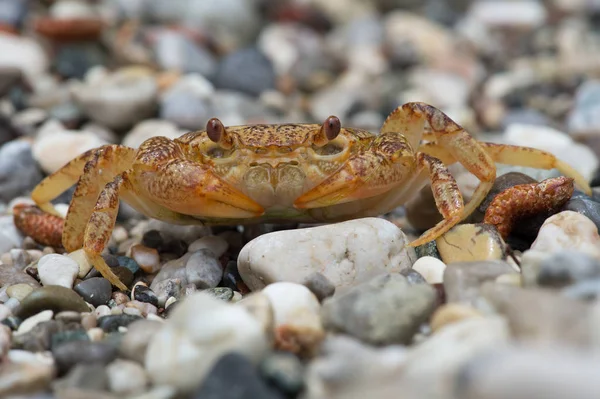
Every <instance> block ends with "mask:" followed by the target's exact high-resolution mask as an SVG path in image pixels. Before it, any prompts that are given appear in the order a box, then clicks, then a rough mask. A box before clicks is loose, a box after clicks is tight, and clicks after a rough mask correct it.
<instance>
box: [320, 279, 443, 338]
mask: <svg viewBox="0 0 600 399" xmlns="http://www.w3.org/2000/svg"><path fill="white" fill-rule="evenodd" d="M435 302H436V292H435V289H433V288H432V287H431V286H429V285H428V284H416V285H411V284H409V282H408V280H407V279H406V277H404V276H402V275H400V274H388V275H383V276H379V277H376V278H374V279H372V280H371V281H369V282H368V283H365V284H363V285H359V286H357V287H355V288H353V289H352V290H350V291H348V292H347V293H345V294H343V295H341V296H339V297H338V296H335V297H333V298H330V299H327V300H326V301H325V302H324V303H323V309H322V313H321V315H322V316H321V317H322V319H323V324H324V326H325V328H326V329H327V330H329V331H333V332H342V333H345V334H349V335H351V336H354V337H356V338H359V339H361V340H363V341H365V342H367V343H369V344H373V345H391V344H407V343H409V342H410V341H411V339H412V337H413V335H414V334H415V333H416V332H417V330H418V328H419V326H420V325H421V323H423V322H424V321H425V320H427V319H428V318H429V316H430V315H431V313H432V312H433V310H434V308H435Z"/></svg>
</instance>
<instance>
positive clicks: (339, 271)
mask: <svg viewBox="0 0 600 399" xmlns="http://www.w3.org/2000/svg"><path fill="white" fill-rule="evenodd" d="M407 243H408V240H407V238H406V235H405V234H404V232H402V230H400V229H399V228H398V227H396V226H395V225H394V224H393V223H391V222H388V221H386V220H384V219H379V218H364V219H357V220H351V221H348V222H342V223H337V224H330V225H324V226H319V227H310V228H304V229H297V230H288V231H276V232H273V233H268V234H263V235H261V236H259V237H258V238H255V239H254V240H252V241H250V242H249V243H248V244H246V245H245V246H244V248H243V249H242V251H241V252H240V254H239V257H238V270H239V272H240V274H241V276H242V278H243V280H244V282H245V283H246V284H247V285H248V287H249V288H250V289H251V290H253V291H255V290H259V289H261V288H263V287H264V286H266V285H267V284H270V283H273V282H278V281H287V282H296V283H300V284H302V282H303V281H304V280H305V279H306V277H308V276H309V275H310V274H312V273H314V272H320V273H322V274H323V275H324V276H325V277H327V278H328V279H329V281H331V282H332V283H333V284H334V285H335V287H336V295H338V294H339V293H341V292H343V291H344V290H346V289H348V288H350V287H353V286H355V285H357V284H360V283H361V282H363V281H366V280H368V279H369V278H371V277H373V276H375V275H378V274H386V273H392V272H399V271H401V270H402V269H406V268H409V267H410V266H412V264H413V263H414V261H415V260H416V256H415V253H414V249H412V248H408V247H406V244H407Z"/></svg>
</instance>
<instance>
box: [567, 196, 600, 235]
mask: <svg viewBox="0 0 600 399" xmlns="http://www.w3.org/2000/svg"><path fill="white" fill-rule="evenodd" d="M563 210H565V211H573V212H577V213H580V214H582V215H583V216H586V217H587V218H589V219H590V220H591V221H592V222H594V224H595V225H596V228H598V229H600V202H597V201H594V200H592V199H591V198H590V197H588V196H587V195H585V194H580V195H577V196H575V195H573V197H571V199H570V200H569V201H568V202H567V203H566V205H565V206H564V208H563Z"/></svg>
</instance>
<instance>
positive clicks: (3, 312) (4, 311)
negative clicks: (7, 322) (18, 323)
mask: <svg viewBox="0 0 600 399" xmlns="http://www.w3.org/2000/svg"><path fill="white" fill-rule="evenodd" d="M10 315H12V311H11V309H10V308H9V307H8V306H6V305H5V304H3V303H0V321H2V320H4V319H6V318H7V317H8V316H10Z"/></svg>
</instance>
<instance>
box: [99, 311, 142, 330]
mask: <svg viewBox="0 0 600 399" xmlns="http://www.w3.org/2000/svg"><path fill="white" fill-rule="evenodd" d="M141 318H142V316H136V315H131V314H125V313H123V314H114V315H107V316H102V317H100V318H99V319H98V327H100V328H101V329H102V330H104V331H105V332H115V331H118V329H119V327H126V326H128V325H129V324H130V323H133V322H134V321H136V320H140V319H141Z"/></svg>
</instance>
